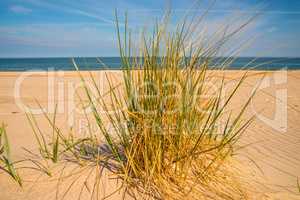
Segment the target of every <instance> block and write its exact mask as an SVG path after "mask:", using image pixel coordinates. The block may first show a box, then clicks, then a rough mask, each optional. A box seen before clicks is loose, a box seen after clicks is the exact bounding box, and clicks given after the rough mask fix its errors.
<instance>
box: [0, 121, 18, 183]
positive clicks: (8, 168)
mask: <svg viewBox="0 0 300 200" xmlns="http://www.w3.org/2000/svg"><path fill="white" fill-rule="evenodd" d="M1 170H2V171H4V172H5V173H7V174H9V175H10V176H11V177H12V178H13V179H14V180H15V181H16V182H17V183H18V184H19V185H20V186H22V180H21V178H20V176H19V174H18V172H17V171H16V169H15V166H14V163H13V162H12V160H11V156H10V147H9V142H8V137H7V134H6V129H5V126H4V124H2V125H1V127H0V171H1Z"/></svg>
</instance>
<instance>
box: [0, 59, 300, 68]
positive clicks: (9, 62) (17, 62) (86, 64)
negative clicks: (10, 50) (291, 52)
mask: <svg viewBox="0 0 300 200" xmlns="http://www.w3.org/2000/svg"><path fill="white" fill-rule="evenodd" d="M100 59H101V60H102V62H103V63H105V64H106V65H107V66H108V68H109V69H120V67H121V60H120V58H119V57H102V58H100ZM219 59H221V60H224V59H225V58H219ZM75 60H76V62H77V64H78V66H79V68H80V69H81V70H101V69H106V67H104V66H103V65H101V64H99V63H98V62H97V60H96V59H95V58H76V59H75ZM253 60H254V58H251V57H239V58H237V59H236V60H235V61H234V62H233V63H232V64H231V66H230V67H229V68H228V69H241V68H245V66H246V67H247V68H254V67H255V69H257V70H278V69H282V68H285V69H289V70H295V69H300V58H256V60H255V61H254V62H252V61H253ZM215 62H216V63H218V59H216V61H215ZM250 62H252V63H250ZM249 63H250V64H249ZM28 70H34V71H44V70H68V71H71V70H75V68H74V66H73V65H72V63H71V59H70V58H0V71H28Z"/></svg>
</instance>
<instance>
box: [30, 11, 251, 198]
mask: <svg viewBox="0 0 300 200" xmlns="http://www.w3.org/2000/svg"><path fill="white" fill-rule="evenodd" d="M168 18H169V15H166V17H165V18H164V19H163V20H162V22H161V23H157V24H156V25H155V27H154V28H153V30H152V34H150V35H151V36H149V35H147V34H146V33H144V34H142V36H141V38H140V40H134V39H133V38H132V36H131V32H130V31H129V30H128V28H127V19H126V20H125V28H124V30H121V29H120V27H119V22H118V17H116V25H117V38H118V41H119V50H120V57H121V60H122V74H123V80H122V82H121V84H116V83H115V82H114V81H113V79H112V78H111V77H110V76H109V74H106V78H107V79H106V80H107V84H108V92H106V93H102V91H101V90H100V88H99V85H97V81H96V80H95V79H94V77H93V76H92V75H91V76H90V80H91V81H92V83H93V89H94V91H96V92H91V90H90V88H89V86H88V84H87V83H86V82H87V80H86V79H85V78H84V76H83V75H82V74H81V73H80V72H79V76H80V78H81V81H82V83H83V88H84V90H85V99H87V102H88V105H89V108H90V109H91V110H92V116H93V120H94V121H93V122H94V123H95V124H96V125H97V127H98V130H97V131H95V132H93V131H90V135H89V136H87V137H84V138H81V139H78V138H75V137H74V136H72V135H69V136H65V135H64V134H62V133H61V131H60V129H58V128H57V127H56V119H55V114H54V117H53V118H51V117H49V116H48V115H47V114H45V117H46V119H47V120H48V121H49V123H50V125H51V127H52V133H51V135H52V137H50V138H51V139H50V141H47V140H46V139H45V137H44V135H45V134H44V133H42V131H41V129H40V128H39V126H38V123H37V122H36V120H35V118H34V116H33V115H31V114H28V119H29V121H30V123H31V125H32V128H33V130H34V134H35V137H36V139H37V142H38V144H39V151H40V155H41V156H42V158H44V159H45V160H50V161H52V162H53V163H62V162H64V163H66V162H67V163H68V162H69V163H76V164H78V165H79V166H80V167H81V168H84V167H85V166H92V167H94V168H96V169H98V170H99V173H100V172H102V170H101V169H107V170H109V171H110V172H111V174H112V175H113V176H114V177H115V178H116V179H117V180H121V186H120V188H119V189H117V190H116V192H117V191H123V192H124V197H125V196H126V195H130V196H132V197H134V198H147V199H148V198H149V199H178V200H180V199H195V200H196V199H197V200H199V199H247V198H248V196H247V195H248V194H247V191H246V190H245V188H244V187H243V186H242V184H241V182H240V180H239V171H240V170H239V169H238V168H236V167H235V165H234V154H235V153H236V151H237V148H238V145H237V141H238V140H239V138H240V136H241V134H242V133H243V132H244V131H245V130H246V128H247V127H248V126H249V125H250V123H251V121H252V118H248V119H244V117H243V114H244V112H245V110H246V108H247V106H248V104H249V102H250V101H251V98H252V96H251V97H248V98H247V99H246V100H245V102H244V105H243V106H241V107H240V109H239V110H238V111H237V112H231V111H228V110H230V109H227V108H229V105H230V104H231V101H232V98H233V97H234V96H235V95H236V93H237V91H238V89H239V88H240V86H241V85H242V83H243V81H244V80H245V78H246V74H247V73H246V72H245V74H244V75H243V76H242V77H241V78H240V80H239V81H237V83H236V85H235V86H234V87H232V88H231V90H230V91H228V89H227V90H226V95H224V93H225V76H224V71H223V69H224V68H226V67H227V66H229V65H230V63H231V62H232V61H233V58H230V59H226V58H224V59H223V60H222V61H218V62H215V60H214V59H215V57H216V56H218V52H219V50H220V49H221V48H222V47H223V46H224V44H225V43H226V42H227V41H228V40H229V39H230V38H231V37H232V36H233V35H235V34H236V33H237V32H239V30H241V29H242V28H243V27H244V26H246V25H247V24H248V23H249V22H250V21H251V20H252V18H251V19H250V20H249V21H247V22H246V23H245V24H242V25H241V26H240V27H238V28H236V29H234V30H232V31H229V32H226V31H224V32H222V31H221V32H222V34H221V35H222V37H221V39H218V40H217V41H215V40H212V39H208V40H205V41H203V42H201V41H200V39H199V37H198V36H197V35H196V38H195V37H194V36H195V34H197V32H195V29H197V28H198V27H199V26H200V24H201V19H200V20H199V21H192V22H190V23H188V22H187V21H186V20H184V21H183V22H182V23H180V24H179V25H178V26H177V27H176V28H175V30H174V29H168ZM226 30H227V29H226ZM122 32H123V33H124V36H121V34H122ZM193 35H194V36H193ZM133 41H135V42H136V41H140V42H139V46H138V47H137V48H134V47H135V46H136V44H135V43H134V42H133ZM199 41H200V42H199ZM99 62H101V60H99ZM73 63H74V65H75V67H76V68H77V69H78V66H77V65H76V63H75V61H74V60H73ZM216 64H217V66H216ZM79 96H80V95H79ZM81 102H82V104H84V101H83V100H82V101H81ZM86 119H87V121H88V123H89V126H90V125H91V123H93V122H92V121H91V120H89V117H87V118H86ZM108 127H109V128H108ZM99 179H101V174H100V176H98V179H96V181H95V184H94V187H93V188H94V189H87V190H88V191H90V192H91V193H94V190H96V189H95V188H96V185H98V187H99ZM74 184H76V181H75V182H74V183H72V184H71V185H70V187H71V186H72V185H74ZM84 185H85V187H86V188H88V187H87V186H86V183H84Z"/></svg>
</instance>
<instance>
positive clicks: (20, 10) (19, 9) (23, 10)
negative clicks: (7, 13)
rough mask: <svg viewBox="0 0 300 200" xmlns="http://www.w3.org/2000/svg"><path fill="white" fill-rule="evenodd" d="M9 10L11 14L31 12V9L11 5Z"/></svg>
mask: <svg viewBox="0 0 300 200" xmlns="http://www.w3.org/2000/svg"><path fill="white" fill-rule="evenodd" d="M9 9H10V10H11V11H12V12H14V13H17V14H29V13H31V12H32V9H30V8H26V7H24V6H21V5H12V6H11V7H10V8H9Z"/></svg>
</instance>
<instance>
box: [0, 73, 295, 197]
mask: <svg viewBox="0 0 300 200" xmlns="http://www.w3.org/2000/svg"><path fill="white" fill-rule="evenodd" d="M107 72H108V73H109V74H110V75H112V76H113V77H114V78H115V81H116V82H118V81H120V79H121V72H120V71H107ZM242 73H243V72H241V71H227V72H226V80H227V82H228V83H229V84H228V85H229V87H230V81H232V80H235V79H236V78H238V77H240V75H241V74H242ZM93 74H94V76H95V77H96V78H97V79H98V80H100V84H101V85H103V89H104V91H105V90H107V87H108V86H107V82H106V81H105V79H104V72H103V71H102V72H93ZM263 74H265V77H264V81H263V83H262V84H261V85H260V86H259V90H258V92H257V95H256V96H255V98H254V99H253V102H252V104H251V106H250V108H249V110H248V112H247V115H253V114H256V118H255V121H254V123H253V124H252V125H251V126H250V127H249V129H248V130H247V131H246V133H245V134H244V135H243V137H242V138H241V141H240V142H241V144H242V145H246V148H244V149H242V150H241V151H240V152H239V155H238V157H240V158H241V160H245V161H244V162H245V163H243V164H244V165H247V166H251V167H254V166H256V167H257V169H256V170H255V171H256V174H252V177H249V180H250V179H252V180H257V183H255V184H256V186H257V187H259V188H256V189H258V190H259V191H260V194H259V195H258V197H257V199H274V200H275V199H278V200H279V199H280V200H294V199H295V200H296V199H300V192H299V191H298V189H297V178H298V177H299V178H300V154H299V152H300V134H299V133H300V114H299V112H300V101H299V99H300V90H299V86H300V71H280V72H274V71H269V72H264V71H252V72H250V75H249V78H247V80H246V82H245V84H243V86H242V87H241V88H240V90H239V91H238V95H236V97H235V98H234V100H233V102H232V105H231V107H232V108H233V109H239V107H240V106H241V103H243V102H244V101H245V100H244V99H245V98H246V96H249V95H250V94H251V92H252V91H253V90H254V88H255V85H256V83H257V82H258V80H260V79H261V78H262V76H263ZM83 75H84V76H86V77H88V73H87V72H83ZM79 83H80V80H79V78H78V76H77V74H76V72H49V73H47V72H42V73H40V72H34V73H27V74H24V73H21V72H0V122H3V123H5V124H6V125H7V133H8V136H9V139H10V143H11V144H13V145H12V154H13V159H15V160H18V159H22V158H24V155H25V151H24V150H23V149H22V147H25V148H28V149H30V150H33V151H36V142H35V140H34V137H33V134H32V130H31V127H30V125H29V123H28V121H27V119H26V116H25V114H24V112H25V110H24V109H22V107H24V106H27V107H29V108H35V109H38V107H37V105H36V100H37V101H38V102H40V103H41V105H42V107H43V108H46V109H47V111H48V112H51V111H53V108H54V105H55V103H57V106H58V115H57V125H58V126H59V127H60V128H61V129H62V130H63V131H65V132H66V131H68V129H69V127H70V126H73V131H74V133H75V134H85V130H84V128H85V126H84V121H82V120H81V118H82V114H80V113H78V111H77V110H76V106H77V103H78V101H77V100H78V99H76V95H75V93H74V91H76V88H79V87H80V84H79ZM79 90H80V89H79ZM53 97H54V98H53ZM36 112H39V111H38V110H36ZM35 116H36V117H37V119H38V120H39V122H40V124H41V127H42V129H43V130H45V132H47V131H48V132H49V131H51V129H50V128H49V125H48V124H47V122H46V120H45V119H44V117H43V115H42V114H36V115H35ZM251 160H253V161H255V165H254V164H253V163H252V164H251ZM248 164H249V165H248ZM22 176H24V179H26V180H31V181H33V180H36V178H37V177H38V176H39V174H35V173H33V172H28V173H24V174H22ZM256 177H260V178H261V179H259V181H258V179H256ZM110 182H111V181H108V182H106V181H104V183H103V187H105V188H107V193H106V194H108V193H109V191H110V190H112V188H113V187H114V186H110V185H109V184H110ZM112 184H113V183H112ZM56 185H57V182H55V181H47V179H46V178H44V179H43V181H40V182H39V181H36V182H35V183H33V182H27V183H26V184H25V186H24V188H22V189H20V188H19V187H18V186H17V185H16V184H15V183H14V182H13V181H12V180H11V179H10V178H8V177H7V175H4V174H0V199H1V200H23V199H32V200H46V199H54V198H55V195H56V191H55V189H56ZM63 187H67V185H64V186H63ZM76 188H77V189H76ZM74 191H75V192H72V193H71V195H66V197H65V199H70V200H71V199H77V198H78V197H77V196H76V191H77V192H78V187H77V186H75V189H74ZM77 195H78V193H77ZM120 198H121V196H120V195H119V194H115V195H113V196H112V197H111V198H110V199H120ZM81 199H89V198H86V197H84V196H83V197H81Z"/></svg>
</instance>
